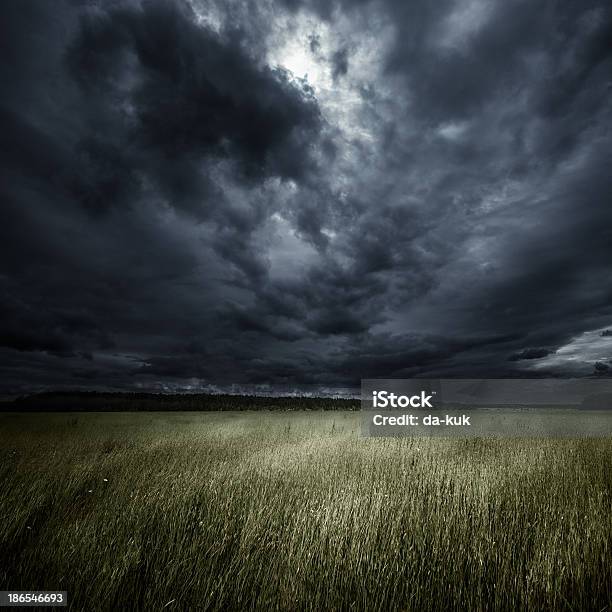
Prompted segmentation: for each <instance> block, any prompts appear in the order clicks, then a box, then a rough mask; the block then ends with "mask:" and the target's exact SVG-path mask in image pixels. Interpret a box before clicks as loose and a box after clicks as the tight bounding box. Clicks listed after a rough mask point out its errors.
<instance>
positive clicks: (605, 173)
mask: <svg viewBox="0 0 612 612" xmlns="http://www.w3.org/2000/svg"><path fill="white" fill-rule="evenodd" d="M300 20H302V21H303V23H304V24H306V25H304V27H303V28H301V29H300V27H298V26H299V25H300V23H302V22H301V21H300ZM296 24H297V25H296ZM326 28H327V29H326ZM302 38H303V40H302ZM611 40H612V11H611V10H610V8H609V7H608V6H607V5H606V4H605V3H603V2H580V3H578V2H575V3H574V2H569V3H562V4H560V3H555V2H545V3H543V4H541V5H539V6H538V7H537V9H536V8H535V7H534V6H533V3H528V2H524V1H516V2H479V1H471V2H468V1H466V2H451V1H446V0H445V1H442V2H435V3H432V2H408V3H407V2H399V1H396V0H381V1H380V2H367V1H365V0H364V1H353V2H351V1H348V0H347V1H342V2H335V3H331V2H318V1H314V2H306V1H305V2H300V1H297V0H291V1H289V0H282V1H281V0H279V1H278V2H271V3H261V4H252V3H243V2H240V1H230V2H214V1H213V0H211V1H210V2H207V1H201V2H200V1H194V2H191V3H187V2H169V1H168V2H166V1H161V0H160V1H143V2H140V1H136V0H134V1H129V0H123V1H116V2H109V3H94V2H56V3H49V2H28V3H20V2H7V3H5V5H4V6H3V18H2V20H1V22H0V51H1V53H2V58H3V59H2V61H1V63H0V83H1V85H2V94H1V99H0V127H1V128H2V134H3V138H2V147H1V149H0V163H1V168H2V170H1V175H0V197H1V198H2V209H3V226H2V246H1V248H2V267H1V269H0V292H1V293H0V295H1V296H2V298H1V302H0V313H1V318H0V355H1V358H2V364H3V365H2V369H1V370H0V371H1V377H2V387H3V388H4V389H7V390H8V389H13V390H19V389H28V388H38V387H46V386H79V387H80V386H87V387H94V388H103V387H130V388H133V387H136V388H138V387H145V388H149V387H150V388H163V389H175V388H185V387H186V388H199V386H205V385H210V384H213V385H221V386H222V385H231V384H232V383H235V382H239V383H246V384H269V385H291V384H295V383H309V384H314V385H317V386H325V387H326V388H328V387H333V386H335V385H355V384H357V383H358V381H359V379H360V378H361V377H372V376H381V377H388V376H435V375H444V376H464V375H466V376H505V375H510V376H516V375H521V374H525V373H529V374H530V375H532V374H533V375H535V374H537V375H542V374H545V373H546V372H548V371H551V372H553V371H554V373H558V372H559V371H561V372H565V371H566V370H564V369H563V368H564V367H565V366H564V365H563V364H562V363H561V365H560V366H559V367H560V368H561V370H559V369H558V368H557V369H556V370H555V369H554V368H553V369H551V370H547V364H550V365H551V367H552V365H555V364H557V365H558V362H557V361H555V360H558V359H560V358H561V357H558V354H557V350H558V349H559V348H560V347H563V346H565V345H568V344H569V343H572V342H575V341H576V339H578V340H579V339H580V338H581V337H582V335H583V334H584V333H585V332H589V331H591V330H602V329H604V328H606V327H607V326H609V324H610V321H611V320H612V280H611V279H610V275H609V270H610V266H611V264H612V249H611V247H610V245H611V244H612V229H610V228H612V213H611V212H610V211H611V209H610V207H609V206H608V205H607V202H608V198H609V193H610V192H611V191H612V178H611V175H610V171H609V168H610V167H611V166H612V142H611V139H610V132H609V126H610V121H611V119H612V104H611V102H610V100H611V98H610V83H611V82H612V76H611V75H612V46H611V44H610V41H611ZM287 45H290V46H291V45H294V47H291V49H292V50H291V52H289V51H287V50H286V49H285V47H286V46H287ZM295 45H298V47H299V49H298V54H297V56H296V55H295V53H296V51H295ZM287 48H289V47H287ZM292 54H293V55H292ZM270 57H274V58H275V60H274V61H271V60H270ZM296 57H297V59H296ZM284 59H287V62H289V65H291V61H294V62H297V63H296V66H297V67H296V70H299V71H302V73H303V72H306V71H310V73H311V76H310V77H309V78H312V79H315V81H313V82H312V83H309V81H307V80H304V79H301V78H296V77H294V76H293V75H292V74H291V73H290V72H289V71H288V70H285V69H283V68H282V67H279V66H276V65H275V64H277V63H280V64H283V61H284ZM309 62H310V63H309ZM304 66H306V67H307V68H308V70H306V69H305V68H304ZM317 78H318V79H319V81H318V82H316V79H317ZM325 79H328V81H326V80H325ZM600 334H601V336H600ZM596 335H597V337H599V338H601V339H602V341H604V340H605V337H606V335H607V334H606V332H600V331H597V333H596ZM602 346H603V345H602ZM577 350H578V349H577ZM580 350H582V349H580ZM602 350H603V351H605V350H608V349H605V347H603V348H602ZM585 354H586V353H585ZM559 355H562V352H561V353H559ZM604 357H605V355H602V356H600V357H598V358H597V360H593V359H591V360H590V361H589V364H588V370H589V372H595V373H598V375H604V374H605V373H606V372H607V371H608V370H607V369H606V368H604V367H603V366H606V365H607V361H606V360H605V359H604ZM585 359H586V358H585ZM536 366H537V368H539V369H536ZM555 367H556V365H555ZM567 372H569V373H571V371H570V370H567Z"/></svg>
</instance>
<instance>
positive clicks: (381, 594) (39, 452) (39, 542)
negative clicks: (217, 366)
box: [0, 412, 612, 611]
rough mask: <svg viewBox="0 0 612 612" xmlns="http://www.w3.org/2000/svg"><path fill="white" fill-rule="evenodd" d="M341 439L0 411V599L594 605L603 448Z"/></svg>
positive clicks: (247, 419) (297, 428)
mask: <svg viewBox="0 0 612 612" xmlns="http://www.w3.org/2000/svg"><path fill="white" fill-rule="evenodd" d="M359 431H360V423H359V414H356V413H344V412H334V413H329V412H284V413H278V412H275V413H271V412H259V413H245V412H242V413H173V414H167V413H148V414H147V413H139V414H129V413H127V414H126V413H119V414H105V413H101V414H95V413H93V414H91V413H90V414H83V413H81V414H50V415H1V416H0V486H1V487H2V488H1V497H0V517H1V518H0V590H2V589H13V590H18V589H22V590H25V589H61V590H67V591H68V592H69V597H70V599H71V609H74V610H88V611H90V610H96V609H107V610H130V609H139V610H160V609H162V608H163V609H165V610H195V609H202V610H228V609H229V610H248V609H259V610H275V609H282V610H296V609H305V610H326V609H334V610H340V609H342V610H349V609H350V610H367V611H375V610H389V609H401V610H419V611H422V610H453V609H457V610H485V609H486V610H520V609H530V610H546V609H550V610H598V611H599V610H610V609H611V602H612V440H610V439H592V440H579V439H566V440H536V439H525V440H510V439H506V440H502V439H500V440H479V439H467V440H465V439H464V440H460V439H435V440H432V439H429V440H428V439H363V438H360V436H359ZM169 602H171V603H169ZM164 606H166V607H165V608H164Z"/></svg>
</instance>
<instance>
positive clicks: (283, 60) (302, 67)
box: [278, 41, 329, 88]
mask: <svg viewBox="0 0 612 612" xmlns="http://www.w3.org/2000/svg"><path fill="white" fill-rule="evenodd" d="M278 65H279V66H281V67H282V68H286V69H287V70H290V71H291V72H292V73H293V74H294V75H295V76H296V77H298V78H301V79H306V80H307V81H308V83H310V85H312V86H313V87H315V88H317V87H321V86H323V85H325V84H326V82H327V80H328V78H329V77H328V75H326V74H325V73H326V72H327V70H326V69H325V68H326V67H325V66H321V64H320V63H319V62H317V60H316V59H315V57H314V55H313V53H312V52H311V50H310V48H309V47H308V46H306V44H303V43H301V42H300V41H292V42H291V43H289V44H288V45H287V46H286V47H285V48H284V49H281V50H280V51H279V57H278Z"/></svg>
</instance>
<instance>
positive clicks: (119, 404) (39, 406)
mask: <svg viewBox="0 0 612 612" xmlns="http://www.w3.org/2000/svg"><path fill="white" fill-rule="evenodd" d="M161 410H168V411H181V410H184V411H198V410H208V411H223V410H359V400H358V399H346V398H330V397H294V396H284V397H263V396H258V395H230V394H218V395H217V394H204V393H196V394H194V393H181V394H166V393H113V392H106V393H104V392H95V391H76V392H65V391H57V392H45V393H36V394H32V395H26V396H22V397H18V398H16V399H14V400H13V401H9V402H0V411H2V412H39V411H40V412H105V411H113V412H123V411H132V412H140V411H161Z"/></svg>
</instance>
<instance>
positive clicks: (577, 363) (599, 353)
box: [528, 328, 612, 375]
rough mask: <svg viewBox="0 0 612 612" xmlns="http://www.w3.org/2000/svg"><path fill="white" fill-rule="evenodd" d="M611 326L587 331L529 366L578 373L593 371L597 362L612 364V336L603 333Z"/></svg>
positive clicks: (537, 368) (533, 361)
mask: <svg viewBox="0 0 612 612" xmlns="http://www.w3.org/2000/svg"><path fill="white" fill-rule="evenodd" d="M608 329H609V328H601V329H595V330H592V331H587V332H584V333H582V334H580V335H579V336H577V337H576V338H574V339H572V340H571V341H570V342H569V343H568V344H566V345H565V346H562V347H560V348H559V349H557V350H556V351H555V352H554V353H552V354H550V355H547V356H546V357H542V358H541V359H533V360H530V362H529V364H528V365H529V368H530V369H534V370H542V369H545V370H555V369H558V370H562V371H564V372H567V371H568V370H569V371H572V372H573V373H575V374H576V375H580V374H588V373H590V372H592V371H593V366H594V365H595V363H597V362H600V363H605V364H607V365H610V360H611V359H612V336H610V335H602V334H604V333H605V332H607V331H608Z"/></svg>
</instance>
